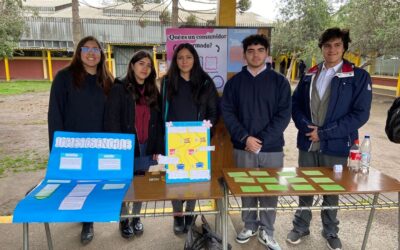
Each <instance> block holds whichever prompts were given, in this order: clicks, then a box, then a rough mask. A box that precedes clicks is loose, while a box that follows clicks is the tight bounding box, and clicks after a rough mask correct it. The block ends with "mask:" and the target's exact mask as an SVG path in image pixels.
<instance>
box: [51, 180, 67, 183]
mask: <svg viewBox="0 0 400 250" xmlns="http://www.w3.org/2000/svg"><path fill="white" fill-rule="evenodd" d="M47 183H71V180H47Z"/></svg>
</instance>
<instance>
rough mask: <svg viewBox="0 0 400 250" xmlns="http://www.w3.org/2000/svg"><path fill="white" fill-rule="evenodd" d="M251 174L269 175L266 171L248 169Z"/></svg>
mask: <svg viewBox="0 0 400 250" xmlns="http://www.w3.org/2000/svg"><path fill="white" fill-rule="evenodd" d="M249 174H250V175H251V176H269V174H268V172H267V171H249Z"/></svg>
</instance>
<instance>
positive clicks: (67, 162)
mask: <svg viewBox="0 0 400 250" xmlns="http://www.w3.org/2000/svg"><path fill="white" fill-rule="evenodd" d="M60 169H65V170H81V169H82V154H74V153H61V154H60Z"/></svg>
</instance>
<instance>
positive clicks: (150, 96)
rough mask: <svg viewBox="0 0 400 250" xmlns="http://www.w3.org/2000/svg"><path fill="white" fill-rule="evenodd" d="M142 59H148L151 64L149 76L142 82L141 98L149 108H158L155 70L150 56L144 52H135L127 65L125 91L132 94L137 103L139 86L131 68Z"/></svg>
mask: <svg viewBox="0 0 400 250" xmlns="http://www.w3.org/2000/svg"><path fill="white" fill-rule="evenodd" d="M143 58H148V59H149V60H150V63H151V70H150V75H149V76H148V77H147V78H146V79H145V80H144V84H143V85H144V93H143V96H144V98H145V100H146V104H147V105H148V106H150V107H156V108H158V94H159V93H158V89H157V86H156V69H155V68H154V63H153V59H152V58H151V56H150V54H149V53H148V52H146V51H143V50H141V51H138V52H136V53H135V54H134V55H133V57H132V59H131V60H130V62H129V64H128V70H127V73H126V89H127V90H128V91H129V92H131V93H132V95H133V99H134V100H135V101H136V102H139V99H140V96H141V94H140V91H139V84H138V83H137V82H136V78H135V72H134V71H133V69H132V66H133V65H134V64H135V63H137V62H138V61H140V60H142V59H143Z"/></svg>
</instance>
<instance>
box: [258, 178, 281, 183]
mask: <svg viewBox="0 0 400 250" xmlns="http://www.w3.org/2000/svg"><path fill="white" fill-rule="evenodd" d="M257 181H258V182H259V183H279V181H278V179H277V178H275V177H259V178H257Z"/></svg>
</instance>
